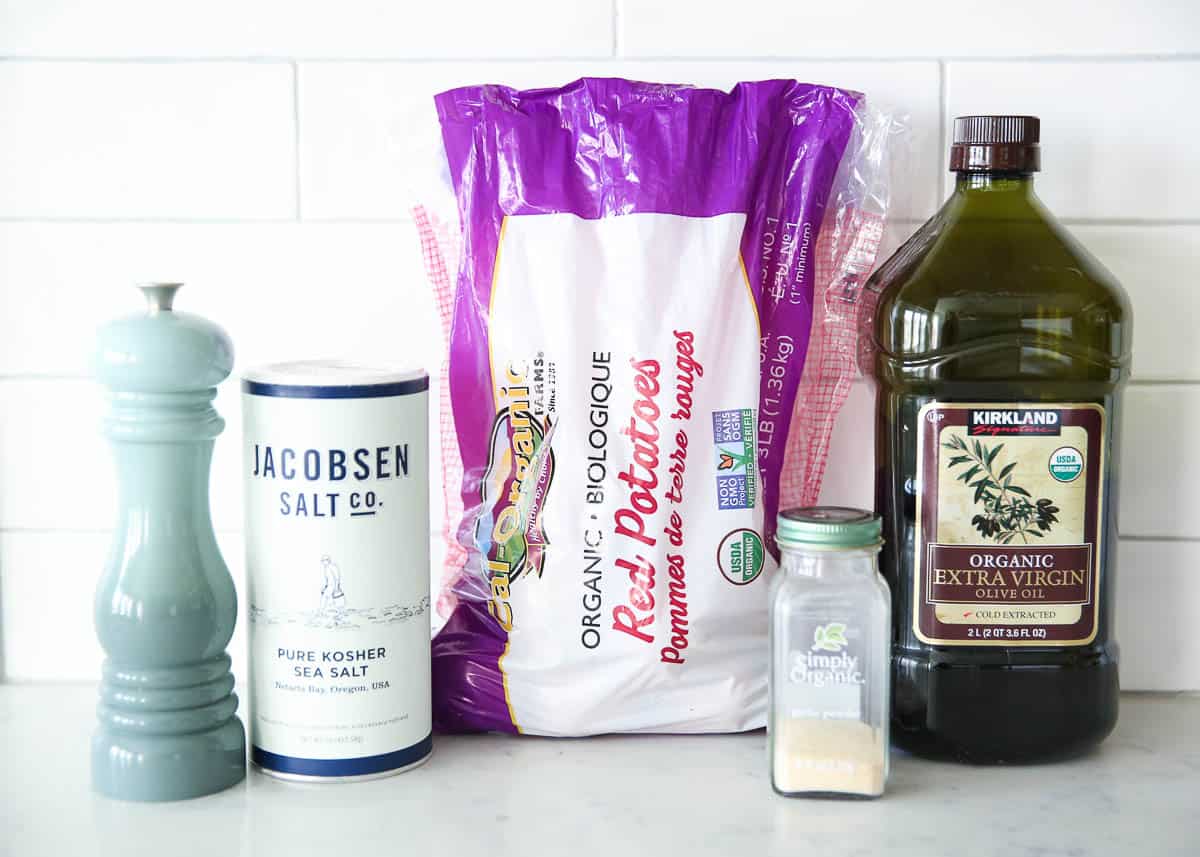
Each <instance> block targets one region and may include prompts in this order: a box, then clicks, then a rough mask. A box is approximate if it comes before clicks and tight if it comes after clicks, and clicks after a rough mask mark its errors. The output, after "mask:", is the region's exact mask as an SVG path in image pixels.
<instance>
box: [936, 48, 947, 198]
mask: <svg viewBox="0 0 1200 857" xmlns="http://www.w3.org/2000/svg"><path fill="white" fill-rule="evenodd" d="M949 113H950V74H949V69H948V68H947V63H946V61H945V60H939V61H938V147H937V164H936V166H935V167H934V169H935V174H936V175H937V177H938V205H939V206H941V205H942V203H943V202H945V201H946V192H947V190H948V188H947V187H946V183H947V180H946V176H947V173H946V171H945V170H943V169H940V167H941V164H942V158H943V157H945V154H946V152H947V151H948V147H947V146H946V127H947V125H948V124H949Z"/></svg>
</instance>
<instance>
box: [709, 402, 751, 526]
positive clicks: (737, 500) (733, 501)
mask: <svg viewBox="0 0 1200 857" xmlns="http://www.w3.org/2000/svg"><path fill="white" fill-rule="evenodd" d="M712 420H713V445H714V447H715V449H714V452H715V454H716V463H717V508H718V509H753V508H754V500H755V498H756V497H757V495H758V478H757V476H756V475H755V470H754V438H755V434H754V409H753V408H738V409H736V410H732V411H713V415H712Z"/></svg>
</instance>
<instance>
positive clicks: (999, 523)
mask: <svg viewBox="0 0 1200 857" xmlns="http://www.w3.org/2000/svg"><path fill="white" fill-rule="evenodd" d="M942 448H943V449H948V450H950V451H951V452H956V453H960V454H958V455H954V456H951V458H950V460H949V461H948V462H947V463H946V467H947V468H948V469H949V470H954V468H955V467H960V466H965V467H966V470H964V471H963V472H962V473H960V474H958V475H957V476H956V477H955V478H956V479H958V480H960V481H961V482H963V483H965V484H966V485H967V487H968V488H974V489H975V499H974V500H973V501H972V502H974V503H975V504H976V505H980V504H982V505H983V514H981V515H976V516H975V517H973V518H971V523H972V524H973V525H974V527H975V529H976V530H978V531H979V532H980V533H981V534H982V535H983V536H984V537H985V538H990V539H992V540H993V541H995V542H997V543H999V544H1002V545H1007V544H1010V543H1011V542H1012V541H1014V540H1015V539H1017V538H1018V537H1019V538H1020V539H1021V541H1022V542H1024V543H1025V544H1029V538H1030V536H1033V537H1035V538H1039V539H1040V538H1043V537H1044V536H1045V534H1046V533H1048V532H1050V529H1051V528H1052V527H1053V525H1054V524H1056V523H1058V513H1059V508H1058V506H1055V505H1054V501H1053V500H1049V499H1047V498H1045V497H1043V498H1042V499H1040V500H1038V501H1037V502H1031V501H1032V500H1033V495H1032V494H1030V493H1029V492H1028V491H1026V490H1025V489H1024V488H1022V487H1021V486H1020V485H1014V484H1013V481H1012V472H1013V469H1014V468H1015V467H1016V466H1017V462H1015V461H1012V462H1009V463H1008V464H1006V465H1004V466H1003V467H1002V468H1000V471H999V472H997V471H996V470H995V469H994V468H995V465H996V458H997V457H998V456H999V455H1000V450H1002V449H1004V444H1003V443H998V444H996V445H995V446H993V447H991V448H990V449H989V448H988V447H987V445H986V444H983V443H980V442H979V441H978V440H977V439H973V440H971V441H970V442H968V441H966V440H964V439H963V438H962V437H960V436H958V435H956V434H952V435H950V439H949V440H948V441H945V442H944V443H943V444H942ZM972 480H974V481H972Z"/></svg>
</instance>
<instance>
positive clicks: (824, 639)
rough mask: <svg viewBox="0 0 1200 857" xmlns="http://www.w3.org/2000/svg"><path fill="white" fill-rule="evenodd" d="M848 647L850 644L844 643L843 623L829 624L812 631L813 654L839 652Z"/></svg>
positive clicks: (844, 629)
mask: <svg viewBox="0 0 1200 857" xmlns="http://www.w3.org/2000/svg"><path fill="white" fill-rule="evenodd" d="M848 645H850V644H849V643H848V642H847V641H846V623H845V622H830V623H829V624H828V625H818V626H817V627H816V628H814V629H813V644H812V650H813V651H814V652H840V651H841V650H842V649H844V648H846V646H848Z"/></svg>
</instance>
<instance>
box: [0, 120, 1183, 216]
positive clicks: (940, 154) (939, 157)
mask: <svg viewBox="0 0 1200 857" xmlns="http://www.w3.org/2000/svg"><path fill="white" fill-rule="evenodd" d="M939 133H944V130H939ZM944 157H945V153H944V152H943V153H939V156H938V167H939V169H940V167H941V164H942V159H943V158H944ZM939 205H940V203H939ZM928 219H929V218H928V217H894V218H892V219H891V221H890V222H891V223H903V224H917V225H920V224H922V223H924V222H925V221H926V220H928ZM298 222H299V223H304V224H318V225H319V224H348V225H355V224H358V225H371V224H380V223H384V224H388V223H391V224H396V223H412V222H413V221H412V218H411V217H405V216H403V215H397V216H395V217H373V216H369V217H347V216H337V217H319V216H318V217H303V218H297V217H87V216H80V217H77V216H72V215H55V216H19V215H0V224H17V225H20V224H29V225H48V226H53V225H64V226H70V225H126V226H131V225H132V226H154V225H163V226H278V225H279V224H281V223H287V224H295V223H298ZM1058 222H1059V223H1062V224H1064V225H1066V226H1101V227H1130V228H1156V227H1164V228H1166V227H1179V226H1200V217H1147V218H1138V217H1060V218H1058Z"/></svg>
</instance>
